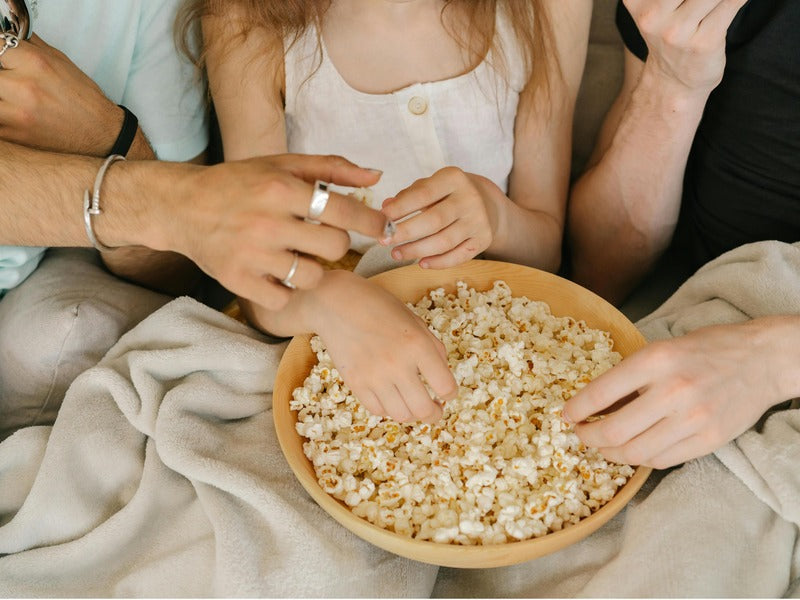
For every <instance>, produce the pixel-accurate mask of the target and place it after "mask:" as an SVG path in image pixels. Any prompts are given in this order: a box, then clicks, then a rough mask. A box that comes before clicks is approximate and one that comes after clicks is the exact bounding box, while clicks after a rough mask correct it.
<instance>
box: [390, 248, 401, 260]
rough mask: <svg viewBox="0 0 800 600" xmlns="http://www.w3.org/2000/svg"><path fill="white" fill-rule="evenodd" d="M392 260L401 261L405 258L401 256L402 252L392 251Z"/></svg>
mask: <svg viewBox="0 0 800 600" xmlns="http://www.w3.org/2000/svg"><path fill="white" fill-rule="evenodd" d="M392 258H393V259H395V260H400V259H401V258H403V255H402V254H400V250H392Z"/></svg>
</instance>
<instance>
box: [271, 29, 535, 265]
mask: <svg viewBox="0 0 800 600" xmlns="http://www.w3.org/2000/svg"><path fill="white" fill-rule="evenodd" d="M496 32H497V35H498V36H499V41H500V48H501V49H502V50H503V52H504V54H503V57H504V63H505V65H506V70H507V73H506V74H505V78H503V76H500V75H498V74H497V72H496V71H495V69H494V68H493V67H492V66H491V64H490V62H491V57H488V60H484V61H482V62H481V63H480V64H478V65H477V66H476V67H475V68H474V69H473V70H471V71H469V72H467V73H465V74H463V75H460V76H457V77H453V78H450V79H445V80H441V81H433V82H427V83H415V84H413V85H409V86H408V87H404V88H402V89H399V90H397V91H394V92H391V93H388V94H368V93H364V92H361V91H358V90H356V89H354V88H352V87H351V86H350V85H349V84H348V83H347V82H346V81H345V80H344V79H343V78H342V76H341V75H340V74H339V72H338V71H337V69H336V66H335V65H334V64H333V62H332V61H331V59H330V56H329V55H328V52H327V50H326V48H325V43H324V41H322V42H321V45H322V48H321V50H322V56H321V62H320V47H319V45H318V36H317V29H316V28H315V27H309V29H308V30H307V31H306V32H305V33H304V35H303V36H302V37H300V38H299V39H298V40H297V42H296V43H295V44H294V45H292V46H291V47H289V48H288V51H287V52H286V58H285V66H286V96H285V118H286V136H287V143H288V149H289V152H296V153H301V154H338V155H341V156H344V157H345V158H347V159H348V160H351V161H353V162H354V163H356V164H358V165H360V166H363V167H370V168H374V169H380V170H382V171H383V176H382V177H381V180H380V181H379V182H378V183H377V184H376V185H375V186H373V188H372V191H373V194H372V195H373V198H372V204H373V208H380V206H381V204H382V202H383V200H385V199H386V198H390V197H392V196H394V195H395V194H396V193H397V192H399V191H401V190H402V189H404V188H406V187H408V186H409V185H411V184H412V183H413V182H414V181H416V180H417V179H421V178H424V177H429V176H430V175H432V174H433V173H435V172H436V171H438V170H439V169H441V168H443V167H446V166H456V167H459V168H461V169H462V170H464V171H466V172H470V173H475V174H479V175H482V176H484V177H487V178H488V179H490V180H492V181H493V182H494V183H495V184H496V185H497V186H498V187H499V188H500V189H501V190H503V191H504V192H507V187H508V177H509V174H510V172H511V167H512V164H513V153H514V120H515V117H516V113H517V105H518V102H519V93H520V91H521V90H522V88H523V87H524V85H525V83H526V81H527V77H526V74H525V72H524V65H523V61H522V59H521V55H520V53H519V47H518V44H517V43H516V40H515V38H514V35H513V32H512V31H511V30H510V27H509V26H508V24H507V23H506V21H505V18H503V17H502V16H500V15H498V18H497V27H496ZM351 240H352V242H353V244H352V247H353V248H354V249H356V250H358V251H360V252H364V251H365V250H366V249H367V248H368V247H369V246H370V245H372V244H374V243H375V242H374V240H371V239H368V238H365V237H363V236H360V235H358V234H354V233H353V232H351Z"/></svg>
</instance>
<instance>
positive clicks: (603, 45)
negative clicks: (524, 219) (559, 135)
mask: <svg viewBox="0 0 800 600" xmlns="http://www.w3.org/2000/svg"><path fill="white" fill-rule="evenodd" d="M563 1H569V0H563ZM616 5H617V2H616V0H594V14H593V16H592V29H591V33H590V35H589V52H588V55H587V57H586V69H585V71H584V74H583V81H582V83H581V89H580V93H579V94H578V103H577V106H576V107H575V129H574V132H573V152H572V160H573V162H572V173H573V175H576V174H578V173H580V172H581V171H582V170H583V167H584V165H585V164H586V161H587V160H588V158H589V155H590V154H591V153H592V148H594V142H595V139H596V137H597V132H598V130H599V129H600V125H601V123H602V121H603V117H604V116H605V114H606V112H607V111H608V109H609V107H610V106H611V103H612V102H613V100H614V98H615V97H616V95H617V92H619V88H620V86H621V85H622V48H623V46H622V41H621V40H620V37H619V33H618V32H617V28H616V26H615V24H614V12H615V9H616Z"/></svg>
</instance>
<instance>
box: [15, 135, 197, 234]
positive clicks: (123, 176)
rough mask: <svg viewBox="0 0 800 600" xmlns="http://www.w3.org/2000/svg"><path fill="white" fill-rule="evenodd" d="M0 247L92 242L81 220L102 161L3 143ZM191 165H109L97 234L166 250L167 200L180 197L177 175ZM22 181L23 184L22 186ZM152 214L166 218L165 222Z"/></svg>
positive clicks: (124, 163) (131, 163)
mask: <svg viewBox="0 0 800 600" xmlns="http://www.w3.org/2000/svg"><path fill="white" fill-rule="evenodd" d="M0 153H1V154H2V157H3V158H2V160H0V185H2V186H3V189H4V190H11V191H12V192H11V193H8V192H7V193H6V194H5V197H4V200H3V204H4V210H3V211H0V244H4V245H12V246H62V247H88V246H90V245H91V244H90V243H89V240H88V239H87V237H86V229H85V227H84V220H83V195H84V191H85V190H87V189H89V190H91V187H92V185H93V182H94V179H95V176H96V175H97V171H98V169H99V168H100V165H101V164H102V160H101V159H99V158H93V157H88V156H77V155H69V154H60V153H51V152H43V151H41V150H32V149H29V148H26V147H23V146H19V145H16V144H12V143H9V142H5V141H2V140H0ZM195 168H197V167H193V166H191V165H178V164H175V163H157V162H154V161H149V162H139V161H128V162H118V163H115V164H114V165H113V166H112V167H111V168H109V170H108V172H107V174H106V178H105V180H104V182H103V192H102V194H101V208H102V210H103V213H102V214H101V215H98V216H96V217H94V219H93V222H94V225H95V233H96V234H97V237H98V238H99V239H100V241H102V242H103V243H104V244H106V245H107V246H124V245H141V246H148V247H151V248H155V249H167V245H168V244H167V241H166V240H167V234H166V228H167V226H168V225H169V223H168V222H167V221H168V219H169V217H168V215H167V210H166V209H167V208H168V207H166V206H165V205H164V204H163V202H162V200H163V199H164V198H178V197H180V187H179V186H178V185H177V184H175V183H174V182H173V180H172V176H173V175H175V174H177V173H178V172H179V171H180V172H183V171H185V170H190V169H195ZM19 182H25V184H24V185H20V183H19ZM154 214H159V215H161V216H160V218H159V219H155V218H153V215H154Z"/></svg>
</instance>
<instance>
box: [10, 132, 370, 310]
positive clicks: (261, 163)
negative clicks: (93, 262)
mask: <svg viewBox="0 0 800 600" xmlns="http://www.w3.org/2000/svg"><path fill="white" fill-rule="evenodd" d="M0 155H2V157H3V160H2V161H0V185H3V186H4V189H14V190H15V193H14V194H13V195H8V196H6V197H5V199H4V210H3V211H0V244H7V245H12V246H66V247H69V246H72V247H81V246H83V247H87V246H89V242H88V240H87V238H86V231H85V229H84V223H83V210H82V198H83V193H84V190H85V189H87V188H91V185H92V182H93V181H94V178H95V175H96V174H97V170H98V168H99V167H100V164H101V159H97V158H92V157H86V156H78V155H68V154H61V153H51V152H43V151H41V150H33V149H31V148H26V147H24V146H17V145H15V144H10V143H8V142H4V141H2V140H0ZM373 177H374V174H373V173H371V172H370V171H367V170H364V169H360V168H358V167H356V166H355V165H353V164H352V163H348V162H347V161H345V160H344V159H342V158H339V157H331V156H298V155H284V156H274V157H266V158H260V159H253V160H249V161H240V162H234V163H226V164H222V165H215V166H213V167H201V166H197V165H190V164H186V163H169V162H160V161H127V162H118V163H114V165H113V166H112V167H111V168H110V169H109V170H108V172H107V174H106V178H105V180H104V183H103V195H102V198H101V207H102V209H103V212H102V214H101V215H99V216H97V217H95V218H94V229H95V233H96V235H97V237H98V238H99V239H100V241H101V242H103V243H104V244H106V245H108V246H144V247H147V248H150V249H152V250H157V251H172V252H176V253H178V254H182V255H183V256H186V257H188V258H189V259H191V260H193V261H194V262H195V263H196V264H197V265H198V266H199V267H200V268H202V269H203V270H204V271H205V272H206V273H208V274H209V275H210V276H212V277H214V278H216V279H217V280H219V281H220V282H221V283H222V284H223V285H224V286H225V287H227V288H228V289H229V290H231V291H233V292H234V293H237V294H239V295H241V296H244V297H246V298H249V299H251V300H257V301H258V302H259V303H260V304H262V305H264V306H267V307H270V308H272V309H276V310H277V309H280V308H282V307H283V306H284V305H285V303H286V302H287V301H288V300H289V294H290V292H289V290H288V289H286V288H285V287H283V286H281V285H279V284H278V283H276V279H280V278H282V277H284V276H285V274H286V272H287V270H288V268H289V265H290V264H291V262H292V259H293V255H292V254H291V250H293V249H294V250H297V251H298V252H301V253H306V254H314V255H319V256H323V257H324V258H327V259H328V260H337V259H338V258H340V257H341V256H342V255H343V254H344V253H345V252H346V250H347V246H348V244H349V238H348V236H347V233H346V232H345V231H343V230H344V229H348V228H349V229H354V230H356V231H359V232H361V233H363V234H364V235H368V236H372V237H377V236H378V235H379V234H380V232H382V231H383V227H384V225H385V218H384V217H383V215H381V214H380V213H379V212H377V211H374V210H371V209H369V208H367V207H365V206H363V205H361V204H360V203H358V202H353V201H352V199H349V198H346V197H344V196H341V195H339V194H333V193H332V194H331V198H330V201H329V202H328V206H327V208H326V209H325V212H324V213H323V215H322V216H321V217H320V221H321V222H322V224H321V225H311V224H308V223H305V222H304V221H303V217H304V216H305V215H306V214H307V212H308V205H309V199H310V197H311V190H312V186H311V184H310V183H308V180H311V181H313V180H315V179H323V180H326V181H337V180H338V181H362V182H364V183H366V182H367V181H369V180H371V178H373ZM20 181H25V182H26V185H22V186H20V185H18V183H19V182H20ZM232 197H233V198H237V199H238V201H237V202H236V203H233V204H232V203H231V202H230V198H232ZM306 261H307V264H306ZM303 265H306V267H307V268H306V267H303V268H300V269H299V272H298V278H296V281H297V283H298V284H299V285H302V286H304V287H305V286H311V285H314V284H315V283H316V281H317V280H318V279H319V278H320V277H321V275H322V269H321V267H320V266H319V264H317V263H316V262H315V261H310V260H307V259H304V261H303Z"/></svg>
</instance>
